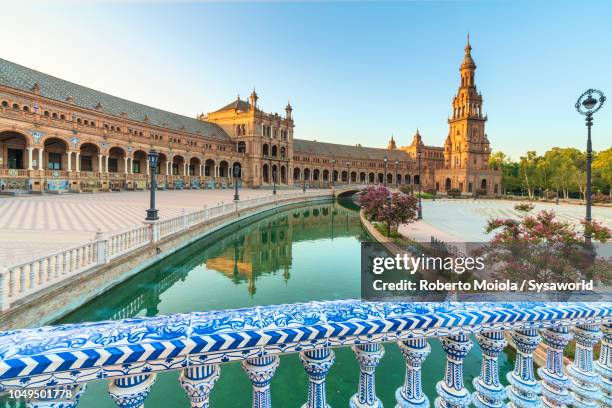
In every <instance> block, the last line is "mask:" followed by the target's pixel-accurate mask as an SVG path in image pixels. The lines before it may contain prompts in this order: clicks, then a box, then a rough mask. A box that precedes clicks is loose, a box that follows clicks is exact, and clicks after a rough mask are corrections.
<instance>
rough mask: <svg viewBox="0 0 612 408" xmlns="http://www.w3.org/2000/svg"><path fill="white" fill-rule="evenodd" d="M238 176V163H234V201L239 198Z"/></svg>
mask: <svg viewBox="0 0 612 408" xmlns="http://www.w3.org/2000/svg"><path fill="white" fill-rule="evenodd" d="M238 177H240V165H238V163H236V164H235V165H234V201H238V200H240V196H239V195H238Z"/></svg>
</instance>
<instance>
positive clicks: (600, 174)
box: [593, 147, 612, 197]
mask: <svg viewBox="0 0 612 408" xmlns="http://www.w3.org/2000/svg"><path fill="white" fill-rule="evenodd" d="M611 185H612V147H609V148H607V149H606V150H603V151H601V152H599V153H597V155H596V156H595V159H594V160H593V186H594V187H595V191H597V190H600V191H602V192H603V193H605V192H607V193H608V194H609V195H610V196H611V197H612V189H611V188H610V186H611Z"/></svg>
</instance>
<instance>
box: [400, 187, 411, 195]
mask: <svg viewBox="0 0 612 408" xmlns="http://www.w3.org/2000/svg"><path fill="white" fill-rule="evenodd" d="M400 191H401V192H402V193H404V194H412V193H413V192H414V189H413V188H412V187H411V186H400Z"/></svg>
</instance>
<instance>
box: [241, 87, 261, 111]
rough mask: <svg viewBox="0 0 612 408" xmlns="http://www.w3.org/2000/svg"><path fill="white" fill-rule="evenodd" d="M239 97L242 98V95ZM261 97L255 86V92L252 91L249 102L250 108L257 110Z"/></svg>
mask: <svg viewBox="0 0 612 408" xmlns="http://www.w3.org/2000/svg"><path fill="white" fill-rule="evenodd" d="M238 99H240V97H238ZM258 99H259V96H257V92H255V88H253V92H251V96H249V103H250V105H251V106H250V107H249V110H251V111H255V109H257V100H258Z"/></svg>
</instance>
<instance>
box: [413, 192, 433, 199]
mask: <svg viewBox="0 0 612 408" xmlns="http://www.w3.org/2000/svg"><path fill="white" fill-rule="evenodd" d="M414 196H415V197H417V198H418V197H419V196H420V197H421V198H423V199H426V200H427V199H430V198H433V194H431V193H420V194H419V193H416V194H415V195H414Z"/></svg>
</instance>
